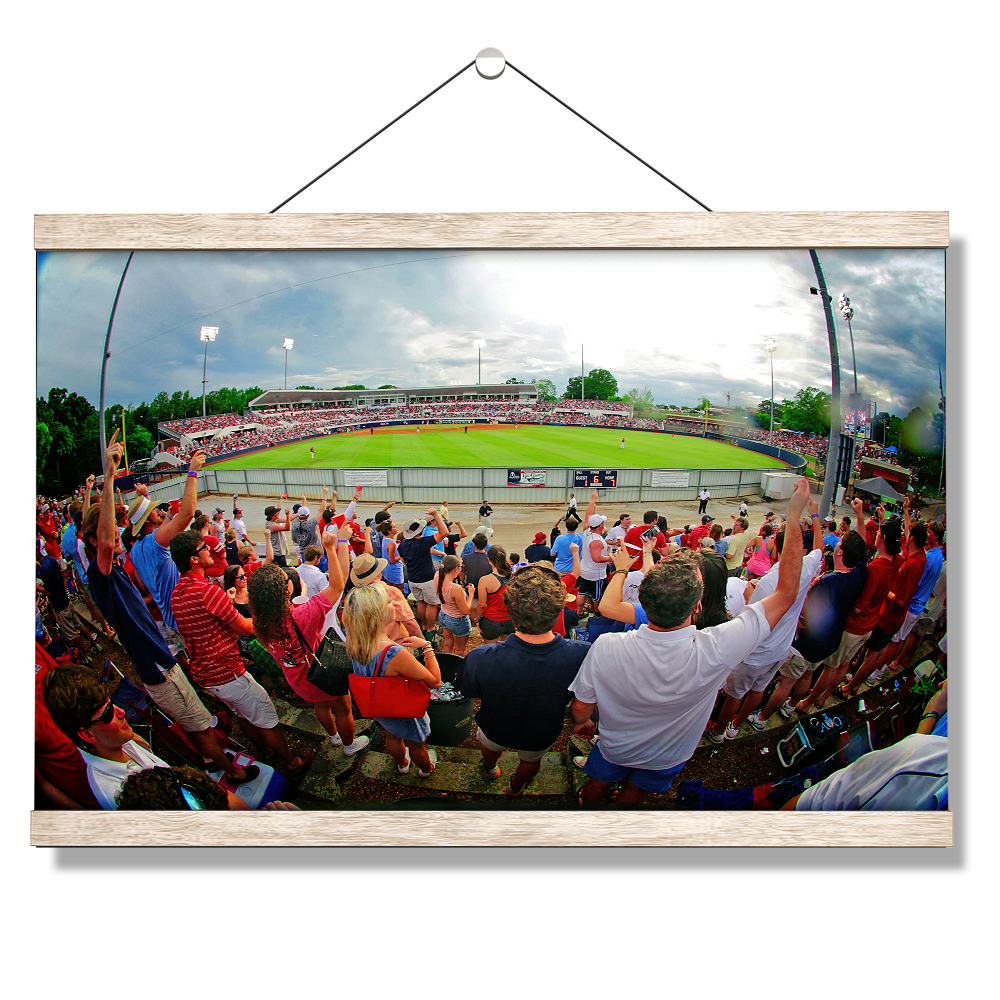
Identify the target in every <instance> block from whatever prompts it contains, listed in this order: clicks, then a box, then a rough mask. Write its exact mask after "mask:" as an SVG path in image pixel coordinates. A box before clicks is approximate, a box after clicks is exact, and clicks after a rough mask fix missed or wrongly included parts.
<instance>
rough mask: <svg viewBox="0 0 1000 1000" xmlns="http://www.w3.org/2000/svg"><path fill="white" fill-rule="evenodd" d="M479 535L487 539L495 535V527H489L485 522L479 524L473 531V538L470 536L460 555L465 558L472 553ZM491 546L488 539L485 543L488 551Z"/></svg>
mask: <svg viewBox="0 0 1000 1000" xmlns="http://www.w3.org/2000/svg"><path fill="white" fill-rule="evenodd" d="M477 535H481V536H482V537H483V538H485V539H490V538H492V537H493V529H492V528H487V527H486V525H485V524H480V525H477V526H476V529H475V531H473V532H472V538H470V539H469V540H468V541H467V542H466V543H465V545H464V546H463V547H462V551H461V553H460V555H461V557H462V558H463V559H464V558H465V557H466V556H468V555H471V553H472V551H473V548H474V542H475V540H476V536H477ZM489 548H490V545H489V541H487V542H486V545H485V550H486V551H487V552H488V551H489Z"/></svg>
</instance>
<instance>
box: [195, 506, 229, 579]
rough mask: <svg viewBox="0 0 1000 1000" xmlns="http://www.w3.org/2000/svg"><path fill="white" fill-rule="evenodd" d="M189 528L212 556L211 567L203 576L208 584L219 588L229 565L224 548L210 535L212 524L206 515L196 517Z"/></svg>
mask: <svg viewBox="0 0 1000 1000" xmlns="http://www.w3.org/2000/svg"><path fill="white" fill-rule="evenodd" d="M191 528H192V529H193V530H194V531H197V532H198V534H199V535H201V537H202V538H204V539H205V544H206V545H207V546H208V551H209V552H210V553H211V556H212V565H211V566H209V567H208V569H207V570H206V571H205V576H206V577H208V579H209V582H211V583H214V584H215V585H216V586H217V587H221V586H222V577H223V574H224V573H225V572H226V567H227V566H228V565H229V563H228V562H227V560H226V546H225V545H224V544H223V543H222V542H221V541H220V540H219V539H218V538H216V537H215V535H213V534H212V522H211V521H210V520H209V519H208V515H207V514H200V515H199V516H198V517H196V518H195V519H194V523H193V524H192V525H191Z"/></svg>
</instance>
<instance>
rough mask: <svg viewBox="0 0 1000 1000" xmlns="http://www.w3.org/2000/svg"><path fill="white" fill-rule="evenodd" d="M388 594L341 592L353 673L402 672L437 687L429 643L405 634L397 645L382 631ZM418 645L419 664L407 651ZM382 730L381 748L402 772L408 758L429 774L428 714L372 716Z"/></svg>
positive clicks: (369, 589) (434, 657) (376, 590)
mask: <svg viewBox="0 0 1000 1000" xmlns="http://www.w3.org/2000/svg"><path fill="white" fill-rule="evenodd" d="M389 616H390V610H389V599H388V595H387V593H386V591H385V590H381V589H379V588H376V587H355V588H354V589H353V590H351V592H350V593H349V594H348V595H347V600H346V602H345V606H344V628H345V630H346V632H347V655H348V656H350V657H351V661H352V663H353V665H354V672H355V673H356V674H360V675H362V676H363V677H373V676H379V677H381V676H385V677H408V678H410V680H415V681H423V683H424V684H426V685H427V686H428V687H429V688H431V689H434V688H439V687H440V686H441V668H440V667H439V666H438V663H437V655H436V654H435V652H434V647H433V646H432V645H431V644H430V643H429V642H428V641H427V640H425V639H422V638H418V637H416V636H409V637H408V638H406V639H403V641H402V644H401V645H397V644H395V643H393V642H392V641H391V640H390V639H389V637H388V636H387V635H386V634H385V625H386V622H387V621H388V620H389ZM418 649H422V650H423V653H424V664H426V665H424V664H421V663H420V662H418V661H417V659H416V658H415V657H414V656H413V652H411V650H412V651H416V650H418ZM375 721H376V722H377V723H378V724H379V725H380V726H381V727H382V728H383V729H384V730H385V748H386V750H387V751H388V753H389V755H390V756H391V757H392V759H393V760H394V761H395V762H396V770H397V771H398V772H399V773H400V774H407V773H408V772H409V770H410V761H411V759H412V760H415V761H416V762H417V776H418V777H420V778H429V777H430V776H431V774H432V773H433V771H434V767H435V763H436V755H435V754H434V752H433V751H431V750H428V749H427V737H428V736H430V732H431V725H430V717H429V716H428V715H427V713H426V712H425V713H424V715H423V716H422V717H421V718H412V719H376V720H375Z"/></svg>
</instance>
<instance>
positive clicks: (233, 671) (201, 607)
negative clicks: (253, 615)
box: [170, 573, 246, 687]
mask: <svg viewBox="0 0 1000 1000" xmlns="http://www.w3.org/2000/svg"><path fill="white" fill-rule="evenodd" d="M170 610H171V611H172V612H173V614H174V619H175V620H176V622H177V629H178V631H179V632H180V634H181V635H182V636H183V637H184V645H185V646H186V647H187V653H188V657H189V659H190V661H191V675H192V676H193V677H194V679H195V680H196V681H197V682H198V683H199V684H201V685H202V686H203V687H218V686H219V685H220V684H228V683H229V682H230V681H233V680H235V679H236V678H237V677H239V676H240V675H241V674H243V673H245V672H246V671H245V669H244V667H243V660H242V659H241V658H240V647H239V645H238V644H237V642H236V633H235V632H234V631H233V630H232V629H231V628H230V627H229V623H230V622H233V621H235V620H236V619H237V618H239V617H240V613H239V612H238V611H237V610H236V608H234V607H233V602H232V601H230V600H229V598H228V597H227V596H226V594H225V593H224V592H223V590H222V589H221V588H219V587H217V586H216V585H215V584H214V583H209V582H208V580H206V579H205V578H204V577H203V576H198V575H197V574H194V573H182V574H181V577H180V579H179V580H178V581H177V586H176V587H174V592H173V594H172V595H171V597H170Z"/></svg>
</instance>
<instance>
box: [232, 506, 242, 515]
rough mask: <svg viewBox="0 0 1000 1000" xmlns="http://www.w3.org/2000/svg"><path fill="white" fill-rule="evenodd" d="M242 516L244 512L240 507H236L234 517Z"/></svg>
mask: <svg viewBox="0 0 1000 1000" xmlns="http://www.w3.org/2000/svg"><path fill="white" fill-rule="evenodd" d="M242 514H243V511H241V510H240V509H239V507H234V508H233V516H234V517H240V516H241V515H242Z"/></svg>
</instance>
